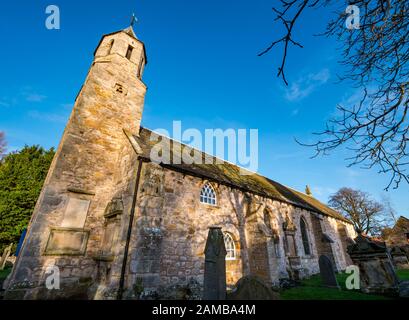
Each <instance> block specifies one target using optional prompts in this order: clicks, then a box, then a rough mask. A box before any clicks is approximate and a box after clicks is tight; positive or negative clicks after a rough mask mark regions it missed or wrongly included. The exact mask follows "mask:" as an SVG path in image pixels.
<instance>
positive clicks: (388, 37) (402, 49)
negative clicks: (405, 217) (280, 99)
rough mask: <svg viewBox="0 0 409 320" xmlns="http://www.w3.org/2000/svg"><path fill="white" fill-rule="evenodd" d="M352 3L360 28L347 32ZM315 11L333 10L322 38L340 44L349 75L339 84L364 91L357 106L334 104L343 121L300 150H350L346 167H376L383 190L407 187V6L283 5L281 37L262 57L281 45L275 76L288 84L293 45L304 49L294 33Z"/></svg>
mask: <svg viewBox="0 0 409 320" xmlns="http://www.w3.org/2000/svg"><path fill="white" fill-rule="evenodd" d="M349 5H355V6H357V7H358V8H359V9H360V25H359V29H349V28H347V27H346V19H347V17H348V14H347V13H346V8H347V6H349ZM312 9H315V10H321V12H322V14H321V16H325V15H324V14H325V13H327V12H329V11H330V10H333V9H335V13H332V18H331V17H330V18H329V21H328V24H327V28H326V30H325V31H324V32H323V33H322V35H324V36H328V37H336V38H337V39H339V41H341V43H342V46H343V50H342V58H341V61H340V63H341V64H342V65H344V66H345V70H346V71H345V73H344V75H342V76H340V80H342V81H348V83H350V84H351V85H352V86H354V87H357V88H359V89H362V94H361V97H360V101H359V102H357V103H355V104H351V105H338V106H337V109H338V115H337V116H334V117H333V118H332V119H330V120H329V121H328V122H327V124H326V127H325V129H324V130H323V131H322V132H319V133H316V135H317V136H318V139H317V141H316V142H314V143H311V144H305V143H301V144H303V145H308V146H312V147H314V148H315V151H316V153H315V156H318V155H326V154H329V153H330V152H331V151H333V150H334V149H337V148H339V147H341V146H345V147H346V148H347V149H349V150H350V151H351V153H352V155H351V157H349V158H348V159H347V160H348V161H349V163H348V164H349V166H351V165H360V166H362V167H364V168H374V167H376V168H378V169H379V172H381V173H385V174H388V177H389V183H388V184H387V186H386V188H385V189H386V190H387V189H389V188H390V187H391V186H393V187H394V188H398V186H399V185H400V183H401V182H402V181H405V182H407V183H409V174H408V171H407V168H408V165H409V155H408V141H409V121H408V108H409V96H408V92H407V91H408V87H409V80H408V76H409V74H408V72H409V63H408V62H409V12H408V9H409V1H405V0H349V1H348V0H345V1H336V0H280V1H279V6H278V7H277V8H274V9H273V11H274V12H275V14H276V18H275V20H276V21H277V22H278V23H281V24H282V25H283V26H284V34H283V35H282V36H279V37H278V39H276V40H274V41H273V42H272V43H271V44H270V45H269V46H268V47H267V48H266V49H265V50H264V51H263V52H261V53H260V55H264V54H266V53H267V52H269V51H271V50H272V49H273V48H275V47H276V46H280V45H281V46H282V48H283V49H282V58H281V60H280V61H281V62H280V65H279V68H278V74H277V76H278V77H281V78H282V79H283V81H284V82H285V83H286V84H288V82H287V79H286V75H285V67H286V63H287V56H288V51H289V49H290V47H291V46H297V47H301V48H302V44H301V43H299V42H297V41H296V40H295V39H294V36H293V35H294V28H296V26H297V23H299V19H300V17H301V16H302V14H303V13H305V12H306V11H307V10H312ZM324 10H326V11H327V12H325V11H324ZM331 12H333V11H331ZM329 14H331V13H329Z"/></svg>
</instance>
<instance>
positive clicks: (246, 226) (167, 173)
mask: <svg viewBox="0 0 409 320" xmlns="http://www.w3.org/2000/svg"><path fill="white" fill-rule="evenodd" d="M207 182H208V181H206V180H204V179H201V178H198V177H192V176H188V175H184V174H183V173H179V172H177V171H173V170H170V169H166V168H163V167H161V166H159V165H156V164H153V163H144V164H143V169H142V175H141V182H140V190H139V194H138V200H137V203H138V205H137V210H136V219H135V224H134V227H133V234H132V240H131V244H132V245H131V247H132V248H131V251H130V254H129V267H128V269H127V271H128V272H129V274H128V275H127V284H126V287H127V296H128V297H129V298H135V297H137V296H138V292H136V291H135V284H136V283H138V286H137V289H138V290H140V291H144V292H145V293H144V294H148V295H149V294H152V292H155V291H157V290H158V288H165V287H168V286H172V285H180V284H182V285H183V284H185V285H187V284H188V282H189V280H190V279H192V278H193V279H194V280H196V281H197V282H199V283H202V282H203V272H204V248H205V243H206V237H207V233H208V228H209V227H210V226H221V227H222V230H223V231H224V232H229V233H230V234H231V235H232V237H233V239H234V240H235V242H236V249H237V250H238V254H237V258H236V260H233V261H227V264H226V266H227V282H228V285H233V284H234V283H235V282H236V281H237V280H238V279H239V278H240V277H242V276H244V275H246V274H249V273H252V274H255V275H257V276H259V277H260V278H262V279H263V280H264V281H266V282H267V283H270V284H278V281H279V279H280V278H287V277H288V276H289V270H288V269H289V260H288V256H287V254H286V252H285V249H284V241H285V236H284V231H283V228H282V225H283V223H284V221H285V219H287V218H288V217H289V218H290V219H291V220H292V221H293V222H294V224H295V226H296V230H297V231H296V232H295V245H296V252H297V255H298V258H299V264H300V266H299V269H300V276H301V277H305V276H308V275H311V274H315V273H318V272H319V267H318V257H319V256H318V254H317V245H316V240H315V237H314V233H313V230H312V220H311V217H312V215H311V213H310V212H309V211H306V210H304V209H300V208H295V207H293V206H291V205H289V204H285V203H281V202H278V201H273V200H271V199H265V198H261V197H258V196H254V195H245V194H244V193H242V192H241V191H239V190H232V189H231V188H229V187H227V186H224V185H219V184H217V183H212V182H211V184H212V186H213V188H214V189H215V190H216V192H217V205H216V206H210V205H207V204H203V203H201V202H200V201H199V195H200V191H201V189H202V187H203V185H204V184H205V183H207ZM266 208H267V209H268V210H269V212H270V213H271V226H272V228H273V229H274V231H275V232H276V235H277V236H278V238H276V239H274V234H273V233H269V231H268V230H266V226H265V221H264V217H263V212H264V210H265V209H266ZM301 217H303V218H304V219H305V221H306V222H307V229H308V230H307V232H308V235H309V245H310V251H311V253H310V254H309V255H307V254H305V252H304V247H303V242H302V238H301V234H300V232H299V229H300V227H299V223H300V219H301ZM322 219H323V221H324V222H323V223H324V224H325V225H326V231H327V232H328V233H329V234H330V236H332V237H333V239H334V246H335V248H336V249H334V251H335V250H338V252H337V253H336V254H335V257H336V259H337V267H338V269H339V270H342V269H343V268H344V267H345V263H344V264H343V262H342V261H344V260H345V258H344V252H342V251H339V250H340V249H339V248H341V244H340V241H341V240H340V239H339V237H338V236H337V235H336V232H337V231H336V230H337V229H334V230H332V229H330V226H332V224H333V221H330V219H329V218H328V217H322ZM334 221H335V222H336V220H335V219H334ZM331 230H332V231H331ZM277 240H278V241H277Z"/></svg>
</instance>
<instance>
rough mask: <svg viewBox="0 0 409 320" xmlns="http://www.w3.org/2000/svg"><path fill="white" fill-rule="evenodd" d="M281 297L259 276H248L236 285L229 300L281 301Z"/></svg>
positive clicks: (229, 295)
mask: <svg viewBox="0 0 409 320" xmlns="http://www.w3.org/2000/svg"><path fill="white" fill-rule="evenodd" d="M279 298H280V295H279V294H278V293H276V292H274V291H273V290H272V289H271V288H270V287H268V286H267V285H265V284H264V282H263V281H262V280H261V279H260V278H258V277H257V276H253V275H248V276H244V277H243V278H241V279H240V280H239V281H237V283H236V288H235V290H234V291H232V292H231V293H229V294H228V296H227V300H279Z"/></svg>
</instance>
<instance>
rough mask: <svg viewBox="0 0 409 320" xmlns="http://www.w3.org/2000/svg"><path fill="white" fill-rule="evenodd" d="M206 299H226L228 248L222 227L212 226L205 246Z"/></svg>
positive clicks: (204, 296) (204, 297)
mask: <svg viewBox="0 0 409 320" xmlns="http://www.w3.org/2000/svg"><path fill="white" fill-rule="evenodd" d="M203 285H204V291H203V299H205V300H225V299H226V248H225V246H224V239H223V233H222V230H221V228H220V227H210V228H209V234H208V236H207V242H206V248H205V267H204V283H203Z"/></svg>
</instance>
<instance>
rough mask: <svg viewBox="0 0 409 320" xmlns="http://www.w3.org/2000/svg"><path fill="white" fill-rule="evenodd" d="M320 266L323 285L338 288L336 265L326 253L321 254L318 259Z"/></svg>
mask: <svg viewBox="0 0 409 320" xmlns="http://www.w3.org/2000/svg"><path fill="white" fill-rule="evenodd" d="M318 264H319V267H320V274H321V279H322V285H323V286H325V287H329V288H338V289H339V285H338V281H337V277H336V276H335V271H334V266H333V265H332V262H331V260H330V258H328V257H327V256H325V255H322V256H320V258H319V260H318Z"/></svg>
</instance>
